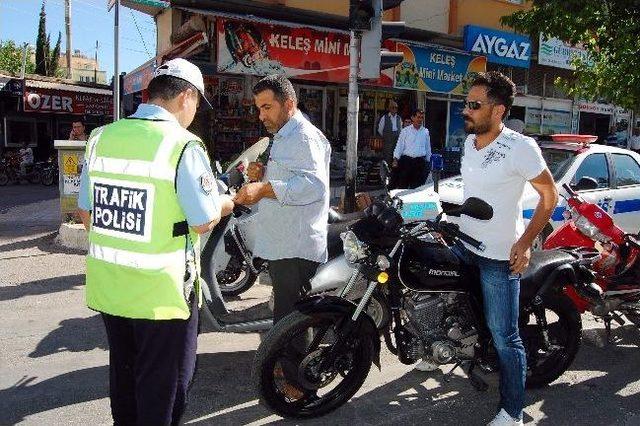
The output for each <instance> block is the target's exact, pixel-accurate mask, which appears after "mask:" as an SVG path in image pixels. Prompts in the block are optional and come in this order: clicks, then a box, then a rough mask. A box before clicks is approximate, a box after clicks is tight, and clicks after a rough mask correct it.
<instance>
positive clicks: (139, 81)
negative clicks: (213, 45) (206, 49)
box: [123, 32, 208, 95]
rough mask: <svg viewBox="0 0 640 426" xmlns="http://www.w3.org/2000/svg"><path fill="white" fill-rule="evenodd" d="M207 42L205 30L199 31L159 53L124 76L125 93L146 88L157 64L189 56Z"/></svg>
mask: <svg viewBox="0 0 640 426" xmlns="http://www.w3.org/2000/svg"><path fill="white" fill-rule="evenodd" d="M207 43H208V38H207V34H206V33H203V32H201V33H197V34H194V35H193V36H191V37H189V38H187V39H185V40H183V41H181V42H180V43H178V44H176V45H175V46H173V47H171V48H170V49H168V50H165V51H164V52H162V53H160V54H158V56H156V57H155V58H152V59H150V60H148V61H147V62H145V63H144V64H142V65H140V66H139V67H138V68H136V69H135V70H133V71H131V72H129V73H127V75H125V76H124V78H123V94H124V95H129V94H131V93H135V92H139V91H141V90H143V89H145V88H146V87H147V86H148V85H149V82H150V81H151V79H152V78H153V70H154V69H155V67H156V64H161V63H163V62H165V61H168V60H169V59H173V58H182V57H187V56H189V55H191V54H193V53H194V52H196V51H197V50H198V49H200V48H201V47H202V46H205V45H206V44H207Z"/></svg>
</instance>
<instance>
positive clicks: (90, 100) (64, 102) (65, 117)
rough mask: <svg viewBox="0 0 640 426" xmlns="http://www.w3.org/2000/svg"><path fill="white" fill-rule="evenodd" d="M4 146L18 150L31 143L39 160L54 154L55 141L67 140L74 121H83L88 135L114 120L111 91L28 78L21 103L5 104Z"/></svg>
mask: <svg viewBox="0 0 640 426" xmlns="http://www.w3.org/2000/svg"><path fill="white" fill-rule="evenodd" d="M2 116H3V117H2V134H3V138H2V139H3V140H2V142H3V145H4V147H5V148H8V149H17V148H19V147H20V146H22V144H23V143H25V142H28V143H29V145H30V146H31V147H33V148H34V154H35V156H36V158H37V159H46V158H47V157H48V156H49V155H51V154H52V153H53V140H54V139H67V138H68V137H69V133H70V131H71V125H72V123H73V121H76V120H83V121H84V122H85V125H86V129H87V133H88V132H89V131H91V130H92V129H93V128H95V127H97V126H100V125H103V124H106V123H108V122H110V121H111V119H112V117H113V97H112V92H111V90H108V89H102V88H97V87H88V86H80V85H74V84H66V83H61V82H59V81H52V80H49V79H46V80H45V79H35V78H29V77H28V78H27V79H26V80H25V82H24V92H23V94H21V96H20V97H19V98H17V102H15V101H12V102H9V103H8V104H7V102H4V106H3V114H2Z"/></svg>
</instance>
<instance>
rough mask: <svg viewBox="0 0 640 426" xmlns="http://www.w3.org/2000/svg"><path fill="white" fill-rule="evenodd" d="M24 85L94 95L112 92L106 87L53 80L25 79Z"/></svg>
mask: <svg viewBox="0 0 640 426" xmlns="http://www.w3.org/2000/svg"><path fill="white" fill-rule="evenodd" d="M25 85H26V87H33V88H36V89H51V90H64V91H67V92H79V93H91V94H95V95H109V96H111V95H112V94H113V92H112V91H111V90H108V89H100V88H97V87H86V86H76V85H75V84H64V83H56V82H53V81H43V80H29V79H28V78H27V79H26V80H25Z"/></svg>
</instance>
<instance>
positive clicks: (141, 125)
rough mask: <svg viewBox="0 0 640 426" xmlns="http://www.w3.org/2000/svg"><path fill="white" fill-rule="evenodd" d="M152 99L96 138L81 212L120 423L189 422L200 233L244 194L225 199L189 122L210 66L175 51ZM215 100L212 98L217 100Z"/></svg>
mask: <svg viewBox="0 0 640 426" xmlns="http://www.w3.org/2000/svg"><path fill="white" fill-rule="evenodd" d="M148 92H149V102H148V103H146V104H141V105H140V107H139V108H138V110H137V111H136V112H135V114H133V115H132V116H131V117H128V118H126V119H123V120H119V121H117V122H115V123H112V124H109V125H107V126H104V127H101V128H98V129H96V130H94V131H93V132H92V133H91V136H90V137H89V140H88V142H87V149H86V154H85V167H84V168H83V171H82V177H81V184H80V196H79V200H78V205H79V207H80V210H79V213H80V216H81V218H82V220H83V222H84V225H85V228H87V230H88V231H89V253H88V255H87V282H86V298H87V305H88V306H89V308H91V309H93V310H96V311H98V312H101V313H102V317H103V319H104V323H105V327H106V330H107V338H108V341H109V349H110V354H109V373H110V397H111V412H112V415H113V419H114V423H115V424H127V425H129V424H145V425H146V424H149V425H169V424H177V423H178V422H179V420H180V417H181V416H182V414H183V412H184V408H185V402H186V396H187V388H188V385H189V382H190V381H191V379H192V377H193V373H194V370H195V360H196V338H197V328H198V306H199V304H200V303H201V293H200V285H199V272H200V267H199V261H198V260H199V259H198V258H199V250H200V248H199V247H200V237H199V234H202V233H205V232H208V231H210V230H211V229H212V228H213V227H214V226H215V225H216V224H217V223H218V221H219V220H220V217H221V216H224V215H227V214H229V213H230V212H231V211H232V209H233V201H232V200H231V199H230V198H229V197H227V196H225V195H218V193H217V189H216V185H215V180H214V177H213V174H212V171H211V166H210V164H209V159H208V157H207V154H206V153H205V148H204V145H203V144H202V141H201V140H200V139H199V138H198V137H197V136H195V135H194V134H192V133H190V132H188V131H187V130H185V129H186V128H187V127H188V126H189V125H190V124H191V122H192V121H193V117H194V115H195V112H196V109H197V107H198V103H199V95H202V96H203V97H204V83H203V79H202V74H201V73H200V70H199V69H198V68H197V67H196V66H195V65H193V64H191V63H190V62H188V61H186V60H184V59H172V60H170V61H168V62H166V63H165V64H163V65H161V66H160V67H158V68H157V69H156V70H155V73H154V78H153V79H152V80H151V82H150V83H149V87H148ZM205 100H206V98H205Z"/></svg>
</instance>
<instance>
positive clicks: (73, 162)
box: [62, 153, 79, 175]
mask: <svg viewBox="0 0 640 426" xmlns="http://www.w3.org/2000/svg"><path fill="white" fill-rule="evenodd" d="M78 170H79V169H78V154H75V153H68V154H67V153H65V154H63V156H62V174H65V175H77V174H78Z"/></svg>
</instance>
